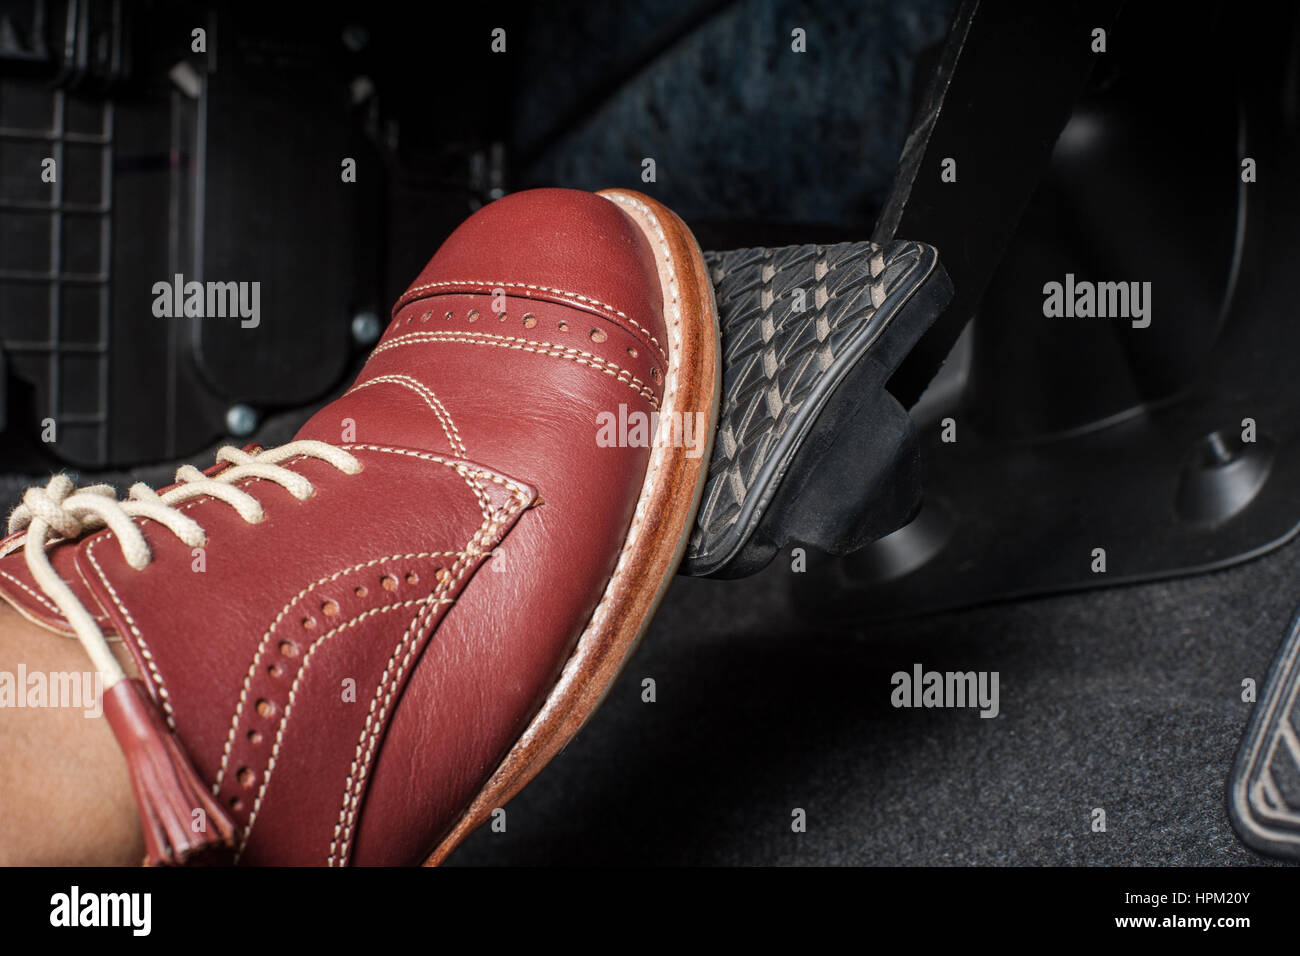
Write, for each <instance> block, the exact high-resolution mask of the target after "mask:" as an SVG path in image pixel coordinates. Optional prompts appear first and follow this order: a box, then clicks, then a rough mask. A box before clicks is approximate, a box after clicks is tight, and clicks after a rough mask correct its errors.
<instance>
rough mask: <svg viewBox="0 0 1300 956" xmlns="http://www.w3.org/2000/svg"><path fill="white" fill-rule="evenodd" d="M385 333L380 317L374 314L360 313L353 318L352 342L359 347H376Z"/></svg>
mask: <svg viewBox="0 0 1300 956" xmlns="http://www.w3.org/2000/svg"><path fill="white" fill-rule="evenodd" d="M383 331H384V327H383V326H382V325H380V324H379V316H377V315H375V313H373V312H369V311H366V312H358V313H357V314H356V315H354V316H353V317H352V341H354V342H356V343H357V345H374V344H375V343H376V342H378V341H379V336H380V333H382V332H383Z"/></svg>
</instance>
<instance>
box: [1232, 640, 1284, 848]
mask: <svg viewBox="0 0 1300 956" xmlns="http://www.w3.org/2000/svg"><path fill="white" fill-rule="evenodd" d="M1228 815H1229V816H1230V817H1231V818H1232V826H1233V828H1234V829H1235V830H1236V831H1237V835H1238V836H1240V837H1241V839H1242V841H1243V842H1245V843H1246V845H1247V846H1250V847H1252V848H1254V849H1256V850H1258V851H1259V852H1261V853H1267V854H1269V855H1270V856H1279V857H1285V858H1288V859H1292V860H1300V614H1297V616H1296V617H1295V618H1294V619H1293V620H1292V622H1291V627H1290V630H1289V632H1288V633H1287V637H1286V640H1284V641H1283V642H1282V646H1281V647H1280V648H1279V649H1278V652H1277V655H1276V656H1275V657H1274V658H1273V664H1272V666H1271V667H1270V668H1269V672H1268V679H1267V680H1266V681H1265V683H1264V692H1263V695H1262V696H1261V697H1260V700H1259V702H1258V703H1256V704H1255V712H1254V714H1253V715H1252V716H1251V719H1250V724H1249V725H1248V726H1247V727H1246V733H1245V736H1244V737H1242V740H1241V747H1240V748H1239V749H1238V750H1237V759H1236V761H1235V762H1234V764H1233V767H1232V775H1231V777H1230V778H1229V780H1228Z"/></svg>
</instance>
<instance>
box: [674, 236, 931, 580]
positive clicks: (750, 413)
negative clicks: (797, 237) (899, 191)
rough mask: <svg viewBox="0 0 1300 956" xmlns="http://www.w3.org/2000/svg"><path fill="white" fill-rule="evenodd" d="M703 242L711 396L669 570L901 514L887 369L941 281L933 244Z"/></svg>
mask: <svg viewBox="0 0 1300 956" xmlns="http://www.w3.org/2000/svg"><path fill="white" fill-rule="evenodd" d="M704 257H705V261H706V262H707V263H708V266H709V270H710V272H711V275H712V279H713V287H714V294H715V298H716V300H717V304H718V317H719V322H720V325H721V329H722V362H723V370H722V406H721V410H720V412H719V416H718V431H717V436H716V438H715V440H714V444H713V457H712V459H711V461H710V466H709V477H708V480H707V484H706V486H705V489H704V496H703V500H702V502H701V504H700V510H699V514H698V516H697V517H696V522H695V532H694V535H693V536H692V538H691V541H690V544H689V546H688V547H687V552H686V557H685V559H684V561H683V564H682V568H681V573H683V574H688V575H693V576H712V577H728V578H734V577H742V576H744V575H747V574H753V573H754V572H756V571H758V570H760V569H762V568H763V567H764V566H765V565H766V564H767V563H768V562H769V561H771V560H772V558H773V556H774V555H775V554H776V552H777V550H778V549H780V548H783V547H784V546H785V545H786V544H788V543H790V542H792V541H797V542H800V543H803V544H808V545H813V546H815V547H818V548H821V549H822V550H824V551H827V552H829V553H831V554H847V553H849V552H851V551H854V550H856V549H857V548H860V547H863V546H864V545H866V544H869V543H870V542H871V541H874V540H876V539H877V538H879V537H881V536H883V535H885V534H888V533H889V532H891V531H894V530H896V529H897V528H900V527H902V526H903V525H904V524H906V523H907V522H908V521H910V520H911V518H912V517H913V516H914V515H915V514H916V511H917V509H918V507H919V505H920V496H921V487H920V472H919V458H918V448H917V441H916V432H915V429H914V428H913V425H912V422H911V419H910V418H909V417H908V415H907V412H906V411H905V410H904V409H903V408H902V406H901V405H900V404H899V403H898V402H897V401H895V400H894V398H893V396H891V395H890V394H889V392H887V391H886V390H885V383H886V382H887V381H888V380H889V377H890V374H891V373H892V372H893V371H894V369H895V368H897V367H898V364H899V363H900V362H901V361H902V359H903V358H904V356H906V355H907V352H908V350H909V349H910V348H911V347H912V346H913V345H914V344H915V343H916V341H917V340H918V339H919V338H920V337H921V335H922V334H923V333H924V332H925V331H926V330H927V329H928V328H929V327H930V325H931V324H932V323H933V322H934V320H935V318H936V317H937V316H938V315H939V313H940V312H941V311H942V310H943V308H944V306H945V305H947V303H948V300H949V299H950V298H951V297H952V287H951V284H950V283H949V281H948V276H947V274H946V273H945V272H944V270H943V267H942V266H941V265H940V264H939V258H938V254H937V252H936V251H935V249H934V248H933V247H931V246H927V245H924V244H922V243H918V242H908V241H896V242H890V243H887V244H884V245H877V244H876V243H872V242H846V243H839V244H835V245H826V246H820V245H807V246H784V247H780V248H775V249H762V248H755V249H737V250H733V251H731V252H706V253H705V256H704Z"/></svg>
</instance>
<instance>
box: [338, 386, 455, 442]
mask: <svg viewBox="0 0 1300 956" xmlns="http://www.w3.org/2000/svg"><path fill="white" fill-rule="evenodd" d="M385 383H387V384H392V385H401V386H402V387H404V388H409V389H410V390H411V391H413V392H415V394H417V395H419V396H420V397H421V398H422V399H424V403H425V404H426V405H428V406H429V408H431V409H432V410H433V414H434V415H436V416H437V417H438V423H439V424H440V425H441V426H442V433H443V434H444V435H445V436H447V443H448V444H449V445H451V450H452V452H454V453H455V454H456V455H457V456H458V457H460V458H468V457H469V452H467V451H466V450H465V444H464V442H463V441H462V440H461V437H460V430H459V429H458V428H457V427H456V423H455V422H454V421H452V418H451V413H450V412H448V411H447V407H446V406H445V405H443V404H442V402H441V401H439V400H438V396H437V395H435V394H434V393H433V389H431V388H429V386H427V385H425V384H424V383H423V382H421V381H420V380H419V379H417V378H412V377H411V376H410V375H379V376H377V377H375V378H372V379H367V380H366V381H364V382H357V384H355V385H353V386H352V387H351V388H350V389H348V390H347V391H346V392H345V393H344V394H345V395H351V394H352V393H353V392H356V391H360V390H361V389H363V388H368V387H369V386H371V385H381V384H385Z"/></svg>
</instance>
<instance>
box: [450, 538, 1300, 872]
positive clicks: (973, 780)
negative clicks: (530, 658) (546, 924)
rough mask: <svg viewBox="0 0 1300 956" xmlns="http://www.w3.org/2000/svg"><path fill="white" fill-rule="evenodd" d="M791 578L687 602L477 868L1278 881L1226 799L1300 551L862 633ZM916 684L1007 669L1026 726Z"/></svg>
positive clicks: (700, 592) (781, 572)
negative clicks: (1249, 697) (806, 867)
mask: <svg viewBox="0 0 1300 956" xmlns="http://www.w3.org/2000/svg"><path fill="white" fill-rule="evenodd" d="M791 573H792V572H791V571H790V570H789V567H788V564H784V565H776V566H773V567H772V568H769V569H768V571H767V572H764V574H763V575H762V576H760V577H758V578H754V579H750V580H748V581H740V582H712V581H700V580H686V579H679V580H678V581H677V582H676V584H675V585H674V587H673V588H672V590H671V591H670V593H669V594H668V596H667V599H666V601H665V604H664V606H663V607H662V608H661V610H660V613H659V615H658V616H657V618H656V619H655V621H654V623H653V625H652V627H651V629H650V631H649V633H648V634H647V635H646V638H645V640H644V643H643V644H642V646H641V648H640V649H639V651H638V652H637V654H636V655H635V656H634V657H633V659H632V661H631V662H630V664H629V666H628V668H627V670H626V671H625V672H624V674H623V676H622V677H621V678H620V680H619V682H618V683H617V684H616V685H615V687H614V689H613V691H612V692H611V693H610V696H609V698H608V700H607V702H606V704H605V706H604V708H603V709H602V710H601V711H599V712H598V713H597V714H596V716H595V717H594V718H593V719H592V721H591V722H590V723H589V724H588V726H587V727H586V729H584V731H583V732H582V733H581V734H580V735H579V736H578V737H577V738H576V739H575V740H574V741H573V742H572V743H571V744H570V745H569V747H568V748H567V750H566V751H565V752H564V753H563V754H562V755H561V756H560V757H559V758H558V759H557V760H555V761H554V762H553V763H552V764H551V765H550V766H549V767H548V768H547V769H546V770H544V771H543V772H542V774H541V775H540V776H539V777H538V778H537V780H536V781H534V783H533V784H532V785H531V786H530V787H529V788H528V789H526V790H525V791H524V792H523V793H522V794H521V795H520V796H519V797H518V798H516V800H515V801H513V802H512V803H511V804H510V806H509V808H508V811H507V818H506V829H505V832H504V833H497V832H492V831H491V830H488V829H484V830H480V831H479V832H478V833H476V834H475V835H474V836H473V837H472V838H471V839H470V840H469V841H468V842H467V843H466V844H465V845H464V846H463V847H462V848H461V849H460V850H459V851H458V852H457V854H456V855H455V856H454V857H453V861H454V862H456V863H462V864H494V865H495V864H627V863H631V864H727V865H730V864H741V865H749V864H780V865H785V864H849V865H863V864H901V865H905V864H940V865H943V864H1014V865H1031V864H1087V865H1103V864H1119V865H1161V864H1205V865H1228V864H1236V865H1240V864H1259V863H1263V862H1268V861H1267V860H1266V859H1265V858H1264V857H1261V856H1259V855H1257V854H1255V853H1253V852H1252V851H1250V850H1248V849H1246V848H1245V847H1244V846H1242V844H1241V843H1240V842H1239V841H1238V840H1237V839H1236V837H1235V835H1234V834H1233V832H1232V830H1231V827H1230V825H1229V823H1228V819H1227V815H1226V812H1225V810H1224V792H1225V791H1224V788H1225V781H1226V778H1227V773H1228V769H1229V767H1230V765H1231V762H1232V757H1233V754H1234V752H1235V749H1236V746H1237V742H1238V740H1239V738H1240V735H1241V732H1242V730H1243V729H1244V726H1245V723H1246V720H1247V718H1248V716H1249V708H1250V706H1251V705H1250V704H1247V703H1243V702H1242V700H1241V682H1242V680H1243V678H1246V677H1253V678H1254V679H1255V680H1256V682H1257V683H1258V684H1260V685H1262V684H1263V679H1264V676H1265V673H1266V671H1267V668H1268V664H1269V661H1270V659H1271V657H1272V654H1273V651H1274V649H1275V648H1276V647H1277V645H1278V644H1279V643H1280V642H1281V640H1282V636H1283V631H1284V629H1285V627H1286V625H1287V623H1288V620H1289V617H1290V615H1291V613H1292V611H1293V607H1294V604H1295V603H1296V600H1297V593H1298V591H1300V589H1298V588H1297V587H1296V585H1297V583H1300V546H1297V545H1294V544H1293V545H1289V546H1287V547H1285V548H1283V549H1281V550H1279V551H1278V552H1275V553H1274V554H1272V555H1270V556H1267V557H1265V558H1262V559H1259V560H1256V561H1254V562H1251V563H1249V564H1246V565H1243V566H1240V567H1237V568H1234V569H1230V570H1227V571H1222V572H1216V573H1213V574H1207V575H1202V576H1198V577H1193V578H1187V579H1183V580H1175V581H1168V582H1163V583H1157V584H1146V585H1139V586H1128V587H1118V588H1114V589H1110V590H1103V591H1095V592H1091V593H1083V594H1072V595H1066V596H1058V597H1049V598H1039V599H1035V600H1028V601H1021V602H1017V603H1011V604H1003V605H997V606H989V607H984V608H978V609H972V610H968V611H963V612H955V613H949V614H944V615H942V616H935V617H931V618H928V619H924V620H917V621H911V622H905V623H896V624H891V625H889V626H885V627H872V628H861V629H858V630H856V631H850V632H846V631H844V630H842V629H838V630H836V629H824V628H821V627H819V626H818V623H817V622H816V621H814V620H809V619H802V618H800V617H799V616H796V614H795V612H794V611H792V610H791V606H790V602H789V600H788V598H787V589H788V586H789V583H790V582H789V580H788V578H789V576H790V575H791ZM914 663H921V664H923V665H924V666H925V667H926V668H927V669H935V670H972V669H973V670H996V671H998V672H999V674H1000V681H1001V714H1000V715H999V716H998V717H996V718H993V719H981V718H980V717H978V716H977V715H976V713H975V712H974V711H968V710H915V709H895V708H894V707H892V706H891V704H890V694H891V690H892V685H891V682H890V675H891V674H893V673H894V672H895V671H898V670H907V671H910V670H911V667H912V665H913V664H914ZM647 677H652V678H654V680H655V682H656V683H655V689H656V698H657V699H656V700H655V702H654V703H645V702H643V701H642V693H641V691H642V681H643V680H644V679H645V678H647ZM796 808H801V809H803V810H804V811H805V812H806V816H807V830H806V832H804V833H795V832H793V831H792V827H791V822H792V813H793V811H794V810H795V809H796ZM1095 809H1103V810H1105V813H1106V830H1105V831H1104V832H1094V830H1093V828H1092V821H1093V811H1094V810H1095Z"/></svg>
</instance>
